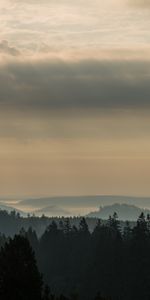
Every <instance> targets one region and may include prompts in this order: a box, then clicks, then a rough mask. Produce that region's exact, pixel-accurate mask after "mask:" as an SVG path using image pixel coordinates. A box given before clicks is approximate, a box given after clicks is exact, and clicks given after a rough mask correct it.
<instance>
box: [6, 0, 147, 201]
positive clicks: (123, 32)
mask: <svg viewBox="0 0 150 300" xmlns="http://www.w3.org/2000/svg"><path fill="white" fill-rule="evenodd" d="M0 15H1V40H0V194H1V195H2V196H10V197H13V198H15V197H18V196H23V197H24V196H50V195H81V194H82V195H88V194H115V195H116V194H122V195H140V196H141V195H145V196H150V184H149V183H150V180H149V178H150V85H149V81H150V58H149V57H150V33H149V28H150V18H149V16H150V1H148V0H147V1H142V0H141V1H140V0H138V1H136V0H127V1H123V0H106V1H105V3H101V2H100V1H98V0H94V1H89V0H86V1H84V0H77V1H75V2H74V1H72V0H61V1H57V3H56V1H48V0H43V1H42V3H41V1H39V0H36V1H35V0H30V1H29V0H22V1H21V3H20V1H18V0H5V1H2V0H1V2H0Z"/></svg>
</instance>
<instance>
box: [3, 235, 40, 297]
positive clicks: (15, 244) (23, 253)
mask: <svg viewBox="0 0 150 300" xmlns="http://www.w3.org/2000/svg"><path fill="white" fill-rule="evenodd" d="M42 284H43V283H42V277H41V275H40V273H39V271H38V268H37V265H36V261H35V257H34V253H33V250H32V248H31V246H30V244H29V242H28V240H27V239H26V238H25V237H23V236H19V235H16V236H15V237H14V239H10V240H9V242H6V244H5V246H4V247H2V248H1V251H0V299H1V300H27V299H28V300H33V299H35V300H41V299H42Z"/></svg>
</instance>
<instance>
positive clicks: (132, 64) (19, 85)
mask: <svg viewBox="0 0 150 300" xmlns="http://www.w3.org/2000/svg"><path fill="white" fill-rule="evenodd" d="M149 80H150V62H149V61H136V60H134V61H130V60H129V61H118V60H113V61H110V60H104V61H100V60H92V59H91V60H90V59H89V60H88V59H87V60H82V61H78V62H72V61H67V62H64V61H60V60H59V61H52V60H46V61H43V60H38V61H34V60H32V61H31V60H26V61H21V60H20V59H18V60H17V59H16V60H15V61H14V60H13V61H10V62H9V63H8V62H7V63H6V64H3V65H1V67H0V90H1V93H0V105H1V107H8V108H11V107H13V108H26V109H29V108H30V109H33V110H34V109H36V110H38V109H40V110H41V109H43V110H48V109H50V110H51V109H56V110H61V109H69V108H75V109H87V108H92V109H95V108H96V109H97V108H100V109H101V108H105V109H113V108H119V109H122V108H138V107H140V108H145V107H150V85H149Z"/></svg>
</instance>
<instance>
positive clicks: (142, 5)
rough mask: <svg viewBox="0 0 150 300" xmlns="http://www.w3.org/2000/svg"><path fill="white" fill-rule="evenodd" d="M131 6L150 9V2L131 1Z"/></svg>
mask: <svg viewBox="0 0 150 300" xmlns="http://www.w3.org/2000/svg"><path fill="white" fill-rule="evenodd" d="M129 4H131V5H134V6H137V7H138V6H139V7H143V8H144V7H145V8H147V7H150V0H129Z"/></svg>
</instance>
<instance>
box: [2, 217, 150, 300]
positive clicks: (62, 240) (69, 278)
mask: <svg viewBox="0 0 150 300" xmlns="http://www.w3.org/2000/svg"><path fill="white" fill-rule="evenodd" d="M0 247H1V250H0V299H2V300H7V299H12V300H31V299H32V300H33V299H35V300H55V299H57V300H65V299H66V300H77V299H79V300H80V299H81V300H110V299H111V300H131V299H132V300H133V299H135V300H141V299H142V300H149V299H150V216H149V215H147V216H146V217H145V215H144V214H143V213H141V215H140V216H139V218H138V220H137V222H136V224H135V226H134V227H131V226H130V223H129V222H126V224H125V226H124V228H122V227H121V226H120V221H119V220H118V216H117V214H116V213H114V215H113V216H110V217H109V219H108V220H107V221H106V222H105V223H103V222H102V221H101V220H98V221H97V224H96V226H95V228H94V230H93V231H92V232H91V231H89V227H88V224H87V222H86V219H85V218H81V219H80V222H79V226H78V227H77V226H75V225H71V224H70V220H69V219H68V218H64V219H63V221H62V220H60V222H59V223H56V222H55V221H52V222H51V223H50V224H49V225H48V227H47V228H46V230H45V232H44V233H43V234H42V236H41V237H38V236H37V234H36V232H35V231H34V230H33V229H32V228H31V227H30V228H29V229H28V230H25V229H23V228H22V229H21V231H20V233H19V234H17V235H15V236H14V237H11V238H10V237H6V236H5V235H4V234H2V235H1V236H0ZM41 274H42V275H41Z"/></svg>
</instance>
